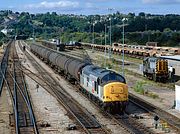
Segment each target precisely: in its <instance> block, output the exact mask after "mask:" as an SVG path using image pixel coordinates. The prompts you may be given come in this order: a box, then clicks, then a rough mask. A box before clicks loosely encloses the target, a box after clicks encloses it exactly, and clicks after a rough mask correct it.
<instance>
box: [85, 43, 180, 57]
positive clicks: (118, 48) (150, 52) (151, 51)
mask: <svg viewBox="0 0 180 134" xmlns="http://www.w3.org/2000/svg"><path fill="white" fill-rule="evenodd" d="M82 45H83V46H84V47H86V48H89V49H92V48H93V49H94V50H97V51H102V52H104V51H105V49H106V50H111V52H112V53H113V54H118V55H120V54H122V53H123V45H122V44H119V43H114V44H113V45H112V46H110V45H106V46H105V45H97V44H90V43H82ZM124 53H125V55H127V56H129V57H134V58H139V59H143V58H144V57H149V56H164V55H179V54H180V48H173V47H154V46H141V45H127V44H125V45H124Z"/></svg>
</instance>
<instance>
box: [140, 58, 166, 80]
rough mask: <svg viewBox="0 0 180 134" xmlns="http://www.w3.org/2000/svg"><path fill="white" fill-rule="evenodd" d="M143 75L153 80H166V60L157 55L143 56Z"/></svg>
mask: <svg viewBox="0 0 180 134" xmlns="http://www.w3.org/2000/svg"><path fill="white" fill-rule="evenodd" d="M143 75H144V76H146V77H148V78H149V79H153V80H154V81H162V82H165V81H167V80H168V78H169V71H168V61H167V60H165V59H161V58H157V57H147V58H144V60H143Z"/></svg>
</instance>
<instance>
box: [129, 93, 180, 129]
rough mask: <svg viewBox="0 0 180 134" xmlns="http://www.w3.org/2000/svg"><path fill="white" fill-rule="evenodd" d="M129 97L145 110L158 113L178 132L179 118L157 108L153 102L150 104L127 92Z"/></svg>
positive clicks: (154, 113) (179, 126)
mask: <svg viewBox="0 0 180 134" xmlns="http://www.w3.org/2000/svg"><path fill="white" fill-rule="evenodd" d="M129 99H130V100H131V101H133V102H135V103H136V104H139V106H141V107H142V108H144V109H145V110H146V111H148V112H150V113H151V114H153V115H158V116H159V117H160V119H161V120H163V121H165V122H167V123H168V124H169V125H170V126H171V127H173V128H174V129H175V130H177V131H178V132H180V119H179V118H178V117H176V116H174V115H172V114H170V113H168V112H166V111H164V110H162V109H161V108H158V107H156V106H154V105H153V104H150V103H149V102H147V101H145V100H143V99H141V98H139V97H137V96H135V95H133V94H131V93H129Z"/></svg>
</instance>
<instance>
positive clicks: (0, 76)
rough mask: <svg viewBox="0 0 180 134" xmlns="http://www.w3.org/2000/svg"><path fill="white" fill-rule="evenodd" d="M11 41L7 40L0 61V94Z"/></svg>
mask: <svg viewBox="0 0 180 134" xmlns="http://www.w3.org/2000/svg"><path fill="white" fill-rule="evenodd" d="M11 42H12V41H10V42H8V44H7V46H6V49H5V52H4V55H3V58H2V61H1V63H0V70H1V72H0V96H1V92H2V88H3V83H4V77H3V76H5V75H6V70H7V64H8V55H9V47H10V44H11Z"/></svg>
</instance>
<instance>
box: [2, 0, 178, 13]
mask: <svg viewBox="0 0 180 134" xmlns="http://www.w3.org/2000/svg"><path fill="white" fill-rule="evenodd" d="M108 8H112V9H113V11H110V10H108ZM0 9H1V10H4V9H10V10H13V11H20V12H22V11H28V12H31V13H44V12H54V11H55V12H57V13H62V14H70V13H72V14H85V15H89V14H107V13H110V12H116V11H119V12H121V13H129V12H134V13H136V14H138V13H139V12H145V13H152V14H180V0H1V1H0Z"/></svg>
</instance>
